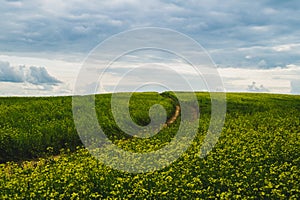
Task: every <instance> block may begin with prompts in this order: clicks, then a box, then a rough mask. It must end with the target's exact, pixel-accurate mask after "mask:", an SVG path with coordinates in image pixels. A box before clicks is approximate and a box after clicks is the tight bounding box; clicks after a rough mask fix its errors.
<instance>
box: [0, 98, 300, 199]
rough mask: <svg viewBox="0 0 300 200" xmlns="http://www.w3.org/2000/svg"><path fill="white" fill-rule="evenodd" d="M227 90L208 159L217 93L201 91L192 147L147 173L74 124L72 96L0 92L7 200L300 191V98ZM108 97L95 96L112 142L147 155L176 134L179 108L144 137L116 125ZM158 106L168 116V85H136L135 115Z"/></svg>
mask: <svg viewBox="0 0 300 200" xmlns="http://www.w3.org/2000/svg"><path fill="white" fill-rule="evenodd" d="M226 96H227V97H226V98H227V113H226V120H225V125H224V128H223V131H222V134H221V137H220V138H219V140H218V142H217V144H216V146H215V147H214V148H213V150H212V151H211V152H210V153H209V154H208V155H207V156H206V157H204V158H199V156H198V155H199V150H200V147H201V144H202V142H203V139H204V137H205V135H206V133H207V130H208V127H209V121H210V111H211V103H210V102H211V101H210V96H209V94H208V93H197V98H198V102H199V107H200V111H201V113H200V120H199V125H200V126H199V128H198V134H197V136H196V138H195V139H194V140H193V143H192V145H191V146H190V148H188V150H187V151H186V152H185V153H184V154H183V155H182V156H181V157H180V158H179V159H178V160H176V161H175V162H174V163H172V164H171V165H169V166H167V167H166V168H164V169H162V170H158V171H154V172H147V173H139V174H131V173H126V172H120V171H117V170H115V169H112V168H110V167H107V166H105V165H103V164H102V163H100V162H99V161H97V159H95V158H94V157H92V156H91V155H90V154H89V152H88V151H87V150H86V149H85V148H84V147H83V145H82V143H81V141H80V138H79V136H78V134H77V132H76V128H75V125H74V121H73V115H72V97H5V98H4V97H3V98H0V116H1V117H0V163H1V164H0V199H124V198H125V199H132V198H137V199H145V198H146V199H174V198H175V199H187V198H197V197H198V198H200V199H208V198H217V199H233V198H237V199H287V198H290V199H300V96H296V95H279V94H254V93H251V94H246V93H229V94H227V95H226ZM110 99H111V94H103V95H97V96H96V102H95V105H96V112H97V117H98V119H99V124H100V125H101V127H102V128H103V130H104V131H105V133H106V135H107V136H108V138H109V139H110V140H111V141H112V142H113V143H114V144H116V145H118V146H119V147H121V148H123V149H125V150H127V151H132V152H139V153H141V152H151V151H155V150H158V149H160V148H162V147H163V146H165V145H167V144H168V143H169V142H170V141H172V138H174V135H175V134H176V132H177V130H178V127H179V125H180V116H179V117H178V118H177V119H176V120H175V122H174V123H171V124H170V125H168V126H167V127H165V128H163V129H162V130H161V131H160V132H159V133H158V134H157V135H155V136H153V137H151V138H145V139H141V138H136V137H132V136H129V135H127V134H126V133H124V132H123V131H122V130H120V128H119V127H117V126H116V123H115V122H114V118H113V116H112V113H111V108H110ZM186 101H188V99H187V100H186ZM154 104H161V105H162V106H163V107H164V108H165V110H166V114H167V118H168V119H170V118H172V116H173V115H174V113H175V109H176V105H177V102H176V100H175V99H174V98H173V94H172V93H168V92H167V93H163V94H159V93H154V92H152V93H151V92H149V93H135V94H134V95H133V96H132V98H131V100H130V105H129V110H130V114H131V117H132V118H133V121H134V122H136V123H137V124H139V125H146V124H148V123H149V122H150V118H149V115H148V111H149V108H150V107H151V106H152V105H154ZM166 156H168V155H166ZM132 162H135V160H132Z"/></svg>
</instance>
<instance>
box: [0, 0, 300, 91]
mask: <svg viewBox="0 0 300 200" xmlns="http://www.w3.org/2000/svg"><path fill="white" fill-rule="evenodd" d="M299 10H300V3H299V1H297V0H288V1H282V0H261V1H240V0H239V1H238V0H228V1H225V2H224V1H219V0H211V1H202V0H185V1H177V0H176V1H159V0H152V1H141V0H127V1H126V0H101V1H96V0H90V1H84V0H66V1H60V0H26V1H25V0H24V1H22V0H2V1H0V17H1V20H0V26H1V29H0V95H1V96H10V95H68V94H72V92H73V87H74V84H75V82H76V77H77V75H78V73H79V70H80V67H81V66H82V63H83V61H84V59H85V58H86V56H87V55H88V54H89V52H90V51H91V50H92V49H93V48H94V47H95V46H97V45H98V44H99V43H101V42H102V41H104V40H106V39H107V38H109V37H110V36H112V35H114V34H118V33H120V32H123V31H127V30H130V29H134V28H142V27H161V28H169V29H172V30H176V31H178V32H181V33H183V34H185V35H187V36H189V37H191V38H193V39H194V40H195V41H197V42H198V43H199V44H201V45H202V46H203V47H204V48H205V49H206V50H207V52H208V53H209V55H210V56H211V58H212V60H213V61H214V63H215V64H216V66H217V68H218V72H219V74H220V76H221V78H222V79H223V84H224V88H225V90H226V91H244V92H245V91H257V92H272V93H294V94H295V93H297V94H299V93H300V37H299V36H300V20H299V19H300V12H299ZM174 42H176V41H174ZM115 48H117V46H116V47H115ZM128 63H130V62H128ZM128 63H127V64H128ZM147 67H149V66H147ZM118 68H120V66H118Z"/></svg>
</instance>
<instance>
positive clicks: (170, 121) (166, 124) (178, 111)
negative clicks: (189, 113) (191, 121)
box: [164, 105, 180, 127]
mask: <svg viewBox="0 0 300 200" xmlns="http://www.w3.org/2000/svg"><path fill="white" fill-rule="evenodd" d="M179 114H180V106H178V105H177V106H176V109H175V113H174V115H173V116H172V117H171V118H170V119H169V120H168V121H167V122H166V123H165V124H164V127H167V126H169V125H171V124H173V123H174V122H175V120H176V119H177V117H178V116H179Z"/></svg>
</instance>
